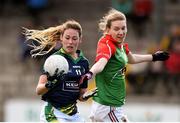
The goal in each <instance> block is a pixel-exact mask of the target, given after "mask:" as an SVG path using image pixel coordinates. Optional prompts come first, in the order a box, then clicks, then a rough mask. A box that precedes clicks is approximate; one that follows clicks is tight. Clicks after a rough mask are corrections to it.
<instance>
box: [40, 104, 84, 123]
mask: <svg viewBox="0 0 180 123" xmlns="http://www.w3.org/2000/svg"><path fill="white" fill-rule="evenodd" d="M40 122H85V121H84V119H83V118H81V117H80V114H79V113H76V114H74V115H72V116H70V115H67V114H64V113H62V112H61V111H59V110H58V109H55V108H54V107H52V106H48V103H47V102H46V103H45V104H44V106H43V108H42V110H41V114H40Z"/></svg>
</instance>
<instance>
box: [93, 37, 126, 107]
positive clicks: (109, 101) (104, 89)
mask: <svg viewBox="0 0 180 123" xmlns="http://www.w3.org/2000/svg"><path fill="white" fill-rule="evenodd" d="M114 42H115V40H114V39H113V38H112V37H111V36H110V35H105V36H104V37H102V38H101V39H100V40H99V42H98V46H97V56H96V61H98V60H99V59H100V58H106V59H107V60H108V63H107V64H106V66H105V68H104V70H103V71H102V72H100V73H98V74H97V75H96V77H95V81H96V86H97V88H98V93H97V95H96V96H94V97H93V100H94V101H96V102H98V103H100V104H103V105H108V106H121V105H123V104H124V103H125V96H126V86H125V75H124V70H125V67H126V65H127V62H128V58H127V54H128V53H129V48H128V44H123V45H117V44H116V43H114Z"/></svg>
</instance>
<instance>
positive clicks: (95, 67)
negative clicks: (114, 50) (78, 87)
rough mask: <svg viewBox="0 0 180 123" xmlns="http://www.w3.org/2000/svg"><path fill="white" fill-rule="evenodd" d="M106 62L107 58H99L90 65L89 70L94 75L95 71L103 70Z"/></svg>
mask: <svg viewBox="0 0 180 123" xmlns="http://www.w3.org/2000/svg"><path fill="white" fill-rule="evenodd" d="M106 64H107V59H105V58H101V59H99V60H98V61H97V62H96V63H95V64H94V65H93V66H92V68H91V69H90V71H91V72H92V73H93V75H96V74H97V73H100V72H101V71H103V69H104V67H105V66H106Z"/></svg>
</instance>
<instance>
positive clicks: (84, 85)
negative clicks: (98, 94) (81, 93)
mask: <svg viewBox="0 0 180 123" xmlns="http://www.w3.org/2000/svg"><path fill="white" fill-rule="evenodd" d="M84 68H85V73H87V72H88V71H89V62H88V61H87V60H86V62H85V65H84ZM85 73H84V74H85ZM87 87H88V80H85V81H83V83H82V84H80V88H87Z"/></svg>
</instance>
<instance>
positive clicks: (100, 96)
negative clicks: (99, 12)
mask: <svg viewBox="0 0 180 123" xmlns="http://www.w3.org/2000/svg"><path fill="white" fill-rule="evenodd" d="M126 23H127V22H126V17H125V15H124V14H123V13H121V12H119V11H117V10H115V9H111V10H110V11H109V12H108V13H107V14H106V15H105V16H104V17H103V18H102V19H101V20H100V23H99V28H100V30H101V31H102V32H103V34H104V35H103V36H102V37H101V38H100V40H99V42H98V46H97V55H96V59H95V61H96V62H95V64H94V65H93V66H92V68H91V69H90V71H89V72H88V73H86V74H85V75H83V76H82V80H88V79H91V78H92V76H93V75H95V81H96V86H97V89H98V92H97V94H96V95H95V96H94V97H93V103H92V108H91V114H90V119H91V120H92V121H94V122H121V121H123V122H126V121H128V119H127V117H126V116H125V115H124V113H123V108H122V106H123V105H124V103H125V97H126V85H125V71H126V65H127V63H129V64H136V63H141V62H150V61H164V60H166V59H168V57H169V55H168V53H166V52H162V51H158V52H156V53H154V54H146V55H140V54H133V53H132V52H131V51H130V50H129V48H128V44H127V43H124V41H125V38H126V33H127V24H126Z"/></svg>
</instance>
